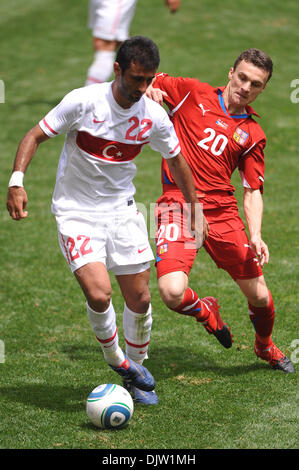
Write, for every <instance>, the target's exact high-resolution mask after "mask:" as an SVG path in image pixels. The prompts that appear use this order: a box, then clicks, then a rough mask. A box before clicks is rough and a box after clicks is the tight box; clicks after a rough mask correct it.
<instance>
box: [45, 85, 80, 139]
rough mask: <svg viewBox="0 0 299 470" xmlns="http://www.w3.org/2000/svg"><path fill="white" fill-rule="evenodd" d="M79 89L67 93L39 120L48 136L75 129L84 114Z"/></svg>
mask: <svg viewBox="0 0 299 470" xmlns="http://www.w3.org/2000/svg"><path fill="white" fill-rule="evenodd" d="M79 90H80V89H76V90H73V91H71V92H70V93H68V94H67V95H66V96H65V97H64V98H63V99H62V100H61V101H60V103H59V104H58V105H57V106H55V108H53V109H52V110H51V111H49V113H48V114H47V115H46V116H45V117H44V118H43V119H42V120H41V121H40V122H39V126H40V127H41V129H42V130H43V131H44V132H45V134H47V135H48V136H49V137H55V136H56V135H58V134H65V133H67V132H69V131H71V130H74V129H76V126H78V124H79V123H80V121H81V119H82V117H83V115H84V104H83V103H82V100H81V98H80V91H79Z"/></svg>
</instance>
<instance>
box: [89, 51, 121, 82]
mask: <svg viewBox="0 0 299 470" xmlns="http://www.w3.org/2000/svg"><path fill="white" fill-rule="evenodd" d="M114 57H115V52H114V51H96V52H95V54H94V61H93V63H92V64H91V66H90V67H89V69H88V72H87V78H86V82H85V85H92V84H93V83H103V82H107V81H108V80H109V79H110V77H111V75H112V72H113V64H114Z"/></svg>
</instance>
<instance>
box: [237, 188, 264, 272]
mask: <svg viewBox="0 0 299 470" xmlns="http://www.w3.org/2000/svg"><path fill="white" fill-rule="evenodd" d="M243 207H244V214H245V218H246V222H247V226H248V230H249V234H250V245H251V247H252V249H253V250H254V251H255V252H256V254H257V257H258V260H259V263H260V265H261V266H262V267H263V265H264V264H265V263H268V262H269V250H268V247H267V245H266V243H265V242H264V241H263V240H262V235H261V233H262V219H263V207H264V205H263V198H262V195H261V192H260V190H259V189H250V188H244V197H243Z"/></svg>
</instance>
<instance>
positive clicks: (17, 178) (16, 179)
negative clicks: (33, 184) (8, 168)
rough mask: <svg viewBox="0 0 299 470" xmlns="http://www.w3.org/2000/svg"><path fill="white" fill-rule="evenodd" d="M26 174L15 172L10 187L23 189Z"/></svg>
mask: <svg viewBox="0 0 299 470" xmlns="http://www.w3.org/2000/svg"><path fill="white" fill-rule="evenodd" d="M23 179H24V173H23V172H22V171H14V172H13V174H12V175H11V178H10V180H9V183H8V187H9V188H10V187H11V186H20V187H23V186H24V185H23Z"/></svg>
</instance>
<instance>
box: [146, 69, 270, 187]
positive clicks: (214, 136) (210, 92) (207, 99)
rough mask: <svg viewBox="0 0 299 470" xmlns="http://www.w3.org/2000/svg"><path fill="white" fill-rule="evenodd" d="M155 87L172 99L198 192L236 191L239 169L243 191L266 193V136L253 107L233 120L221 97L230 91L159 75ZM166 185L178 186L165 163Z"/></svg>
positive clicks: (170, 104) (169, 102) (169, 103)
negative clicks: (235, 177)
mask: <svg viewBox="0 0 299 470" xmlns="http://www.w3.org/2000/svg"><path fill="white" fill-rule="evenodd" d="M154 87H155V88H160V89H161V90H163V91H165V92H166V93H167V95H168V96H167V97H165V98H164V100H165V102H166V104H167V106H168V108H169V115H170V118H171V120H172V122H173V124H174V127H175V130H176V134H177V136H178V138H179V141H180V145H181V151H182V154H183V155H184V157H185V159H186V160H187V162H188V164H189V166H190V168H191V170H192V174H193V178H194V182H195V186H196V189H197V190H198V191H206V192H207V191H214V190H218V191H219V190H223V191H229V192H233V191H234V190H235V188H234V187H233V185H232V184H231V175H232V173H233V171H234V170H235V169H236V168H238V169H239V171H240V175H241V178H242V181H243V186H245V187H248V188H252V189H260V190H261V191H263V182H264V169H265V163H264V148H265V145H266V136H265V134H264V132H263V130H262V128H261V127H260V125H259V124H258V123H257V122H256V121H255V120H254V119H253V118H252V115H256V116H258V115H257V114H256V113H255V112H254V110H253V109H252V108H251V107H250V106H247V107H246V114H240V115H230V114H229V113H228V111H227V109H226V107H225V104H224V100H223V96H222V93H223V90H224V88H225V87H218V88H214V87H212V86H211V85H209V84H207V83H202V82H200V81H199V80H197V79H194V78H182V77H170V76H169V75H167V74H165V73H159V74H157V75H156V81H155V83H154ZM162 183H163V190H164V191H165V190H167V189H168V190H169V189H170V188H172V187H175V183H174V180H173V178H172V175H171V173H170V170H169V168H168V165H167V162H166V161H164V160H163V162H162ZM169 185H170V186H169Z"/></svg>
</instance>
